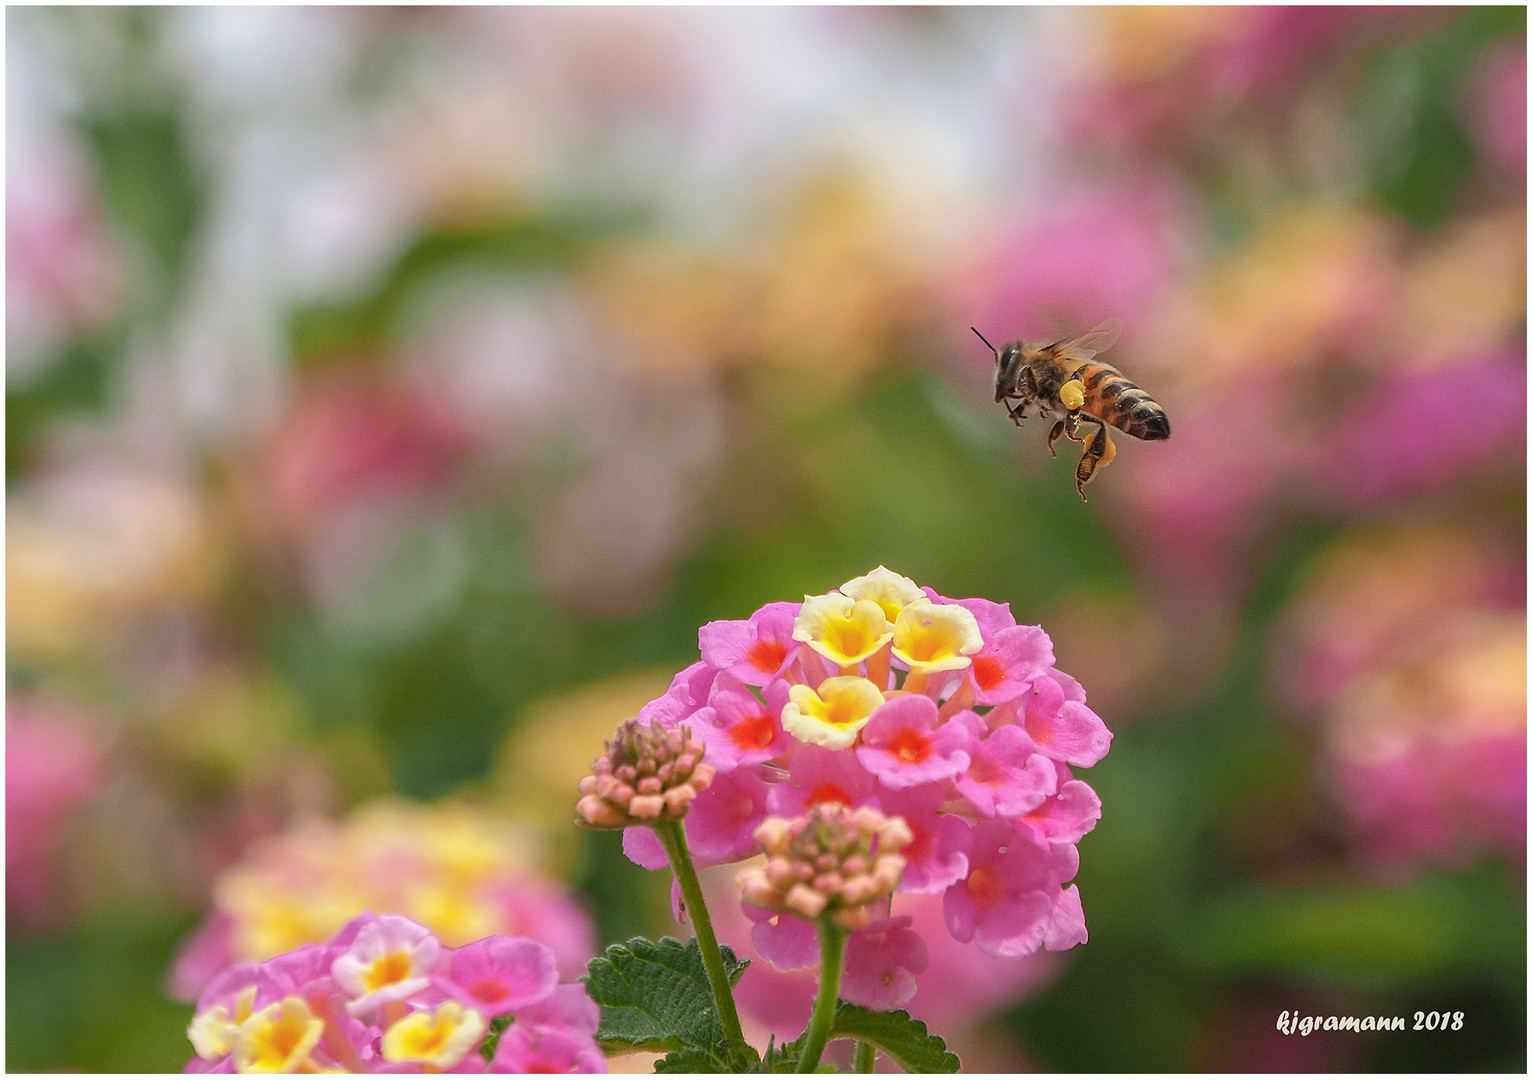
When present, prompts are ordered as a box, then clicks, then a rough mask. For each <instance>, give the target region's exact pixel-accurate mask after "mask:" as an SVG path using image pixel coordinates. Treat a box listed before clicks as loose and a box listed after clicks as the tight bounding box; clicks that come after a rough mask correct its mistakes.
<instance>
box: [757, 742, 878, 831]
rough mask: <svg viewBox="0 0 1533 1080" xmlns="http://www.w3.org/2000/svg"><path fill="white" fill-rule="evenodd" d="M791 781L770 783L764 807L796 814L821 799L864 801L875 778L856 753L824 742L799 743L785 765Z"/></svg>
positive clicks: (782, 814)
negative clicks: (817, 743)
mask: <svg viewBox="0 0 1533 1080" xmlns="http://www.w3.org/2000/svg"><path fill="white" fill-rule="evenodd" d="M788 779H789V780H790V781H791V783H787V784H773V785H772V788H771V790H770V791H769V792H768V793H767V810H768V811H769V812H770V813H772V814H774V815H775V816H777V817H798V816H799V815H800V814H802V813H804V811H806V810H808V809H809V808H810V807H811V806H818V805H819V804H820V803H823V802H839V803H845V804H846V805H847V806H851V807H858V806H863V805H865V804H866V803H867V802H868V801H869V800H870V799H871V798H872V797H873V794H874V789H875V788H876V787H877V781H876V780H875V779H874V778H873V774H872V773H870V772H868V770H866V769H864V768H863V767H862V765H861V763H860V762H858V760H857V758H856V755H854V754H848V753H845V752H842V751H836V750H827V749H825V748H824V747H823V746H800V747H799V748H798V749H797V750H795V751H794V752H793V759H792V762H791V763H790V764H789V766H788Z"/></svg>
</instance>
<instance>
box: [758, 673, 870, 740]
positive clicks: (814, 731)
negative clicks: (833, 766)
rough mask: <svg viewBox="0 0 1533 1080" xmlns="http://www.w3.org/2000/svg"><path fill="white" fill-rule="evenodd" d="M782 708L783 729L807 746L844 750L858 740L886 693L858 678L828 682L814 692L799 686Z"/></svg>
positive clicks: (793, 690) (794, 689)
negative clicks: (807, 744) (859, 734)
mask: <svg viewBox="0 0 1533 1080" xmlns="http://www.w3.org/2000/svg"><path fill="white" fill-rule="evenodd" d="M788 698H789V700H788V703H787V704H786V705H784V706H783V707H782V726H783V730H784V731H786V732H787V733H788V734H790V735H792V736H793V737H794V738H795V739H798V740H800V741H802V742H806V743H814V744H815V745H816V746H824V747H827V748H829V749H831V750H844V749H846V748H847V747H848V746H851V745H852V743H854V742H856V741H857V733H858V732H859V731H861V730H862V729H863V727H864V725H866V724H867V722H868V717H870V716H872V715H873V710H874V709H876V708H878V707H879V706H880V705H882V704H883V703H884V695H883V691H881V690H879V688H878V687H877V686H875V685H874V684H873V683H871V682H869V681H868V680H867V679H864V678H861V677H860V676H857V675H838V676H836V677H835V678H833V679H826V680H825V681H824V682H822V683H821V684H820V689H819V690H818V691H815V690H814V689H813V688H812V687H809V686H805V685H803V684H801V683H800V684H798V685H795V686H793V687H791V688H790V689H789V690H788Z"/></svg>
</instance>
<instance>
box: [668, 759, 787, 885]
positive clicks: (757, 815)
mask: <svg viewBox="0 0 1533 1080" xmlns="http://www.w3.org/2000/svg"><path fill="white" fill-rule="evenodd" d="M766 816H767V785H766V781H765V780H763V779H762V778H761V777H760V776H759V775H757V774H756V773H755V772H752V771H750V770H749V769H736V770H734V771H733V772H727V773H722V774H720V775H719V776H718V777H717V778H716V779H715V780H714V781H713V785H712V786H711V787H709V788H708V790H707V791H705V792H703V793H702V794H701V795H699V796H698V797H697V800H696V801H695V802H693V803H692V806H691V810H690V812H689V813H688V814H687V818H686V823H685V824H686V832H687V843H688V845H689V846H690V847H691V849H692V854H693V855H694V856H696V857H697V860H698V862H699V863H700V864H701V865H705V866H707V865H711V864H713V863H720V862H733V861H734V860H736V859H743V858H745V857H746V856H747V855H750V854H752V853H753V852H754V851H755V850H756V840H755V835H754V834H755V831H756V826H757V825H760V824H761V822H762V821H763V820H765V818H766Z"/></svg>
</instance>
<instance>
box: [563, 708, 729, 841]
mask: <svg viewBox="0 0 1533 1080" xmlns="http://www.w3.org/2000/svg"><path fill="white" fill-rule="evenodd" d="M712 782H713V766H712V765H706V764H704V763H703V744H702V742H701V741H699V740H697V739H694V738H692V733H691V732H690V731H689V730H688V729H687V728H686V727H676V728H671V729H669V730H667V729H666V728H663V727H661V726H660V725H659V724H657V723H650V724H644V723H641V722H640V721H638V720H629V721H627V722H626V723H624V724H623V725H622V726H621V727H619V728H618V729H617V733H616V734H615V735H613V736H612V738H610V739H608V740H607V747H606V752H605V753H603V754H602V756H601V757H599V758H597V759H596V761H595V762H594V763H593V764H592V766H591V772H590V775H588V776H586V777H585V778H584V779H583V780H581V781H580V795H581V798H580V801H579V802H577V803H576V804H575V812H576V814H578V815H579V817H580V821H579V824H583V825H586V826H587V827H589V828H593V829H623V828H627V827H628V826H630V825H659V824H662V823H664V822H670V821H680V820H681V819H682V818H683V817H685V816H686V813H687V808H688V807H689V806H690V805H691V803H692V800H693V799H695V798H697V796H698V793H699V792H701V791H703V790H704V789H705V788H707V787H708V785H709V784H710V783H712Z"/></svg>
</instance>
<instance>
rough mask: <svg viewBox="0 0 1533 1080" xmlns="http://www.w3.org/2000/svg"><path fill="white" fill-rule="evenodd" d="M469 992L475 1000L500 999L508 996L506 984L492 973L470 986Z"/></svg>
mask: <svg viewBox="0 0 1533 1080" xmlns="http://www.w3.org/2000/svg"><path fill="white" fill-rule="evenodd" d="M468 993H469V996H470V997H472V998H473V999H474V1000H475V1001H485V1002H493V1001H499V1000H500V999H501V998H503V997H505V996H506V984H505V983H503V982H501V981H500V980H499V979H497V978H495V977H494V976H493V975H490V976H486V977H485V978H483V979H480V980H479V981H478V982H476V983H474V985H473V986H470V987H469V988H468Z"/></svg>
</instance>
